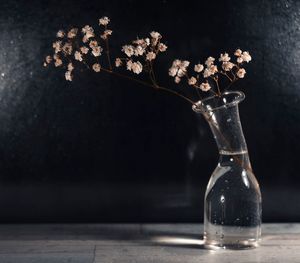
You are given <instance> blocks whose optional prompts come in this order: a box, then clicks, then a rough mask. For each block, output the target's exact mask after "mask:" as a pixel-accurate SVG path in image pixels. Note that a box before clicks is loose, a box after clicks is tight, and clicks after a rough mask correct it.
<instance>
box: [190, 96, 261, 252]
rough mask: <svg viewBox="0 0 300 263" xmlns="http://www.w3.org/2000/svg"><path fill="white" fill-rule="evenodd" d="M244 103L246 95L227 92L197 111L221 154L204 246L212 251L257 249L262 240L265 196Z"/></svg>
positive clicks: (211, 183)
mask: <svg viewBox="0 0 300 263" xmlns="http://www.w3.org/2000/svg"><path fill="white" fill-rule="evenodd" d="M243 99H244V94H243V93H242V92H225V93H224V94H223V95H222V96H221V97H216V96H214V97H210V98H207V99H204V100H202V101H199V102H197V103H196V104H195V105H194V107H193V109H194V110H195V111H196V112H201V113H202V114H203V115H204V117H205V119H206V120H207V121H208V123H209V126H210V128H211V130H212V133H213V135H214V138H215V140H216V143H217V146H218V149H219V154H220V157H219V162H218V164H217V167H216V168H215V170H214V172H213V173H212V175H211V178H210V180H209V183H208V185H207V189H206V193H205V203H204V209H205V210H204V244H205V247H207V248H210V249H218V248H229V249H244V248H254V247H256V246H258V243H259V241H260V237H261V193H260V189H259V185H258V182H257V180H256V178H255V176H254V174H253V171H252V168H251V164H250V160H249V155H248V150H247V145H246V142H245V138H244V135H243V131H242V127H241V123H240V118H239V111H238V104H239V102H240V101H242V100H243Z"/></svg>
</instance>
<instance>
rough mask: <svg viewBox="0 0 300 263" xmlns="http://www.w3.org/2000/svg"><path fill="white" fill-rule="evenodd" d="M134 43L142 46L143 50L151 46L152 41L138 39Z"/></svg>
mask: <svg viewBox="0 0 300 263" xmlns="http://www.w3.org/2000/svg"><path fill="white" fill-rule="evenodd" d="M132 43H133V44H136V45H139V46H142V47H143V48H146V47H147V46H149V45H150V40H149V38H145V39H139V38H138V39H137V40H133V41H132Z"/></svg>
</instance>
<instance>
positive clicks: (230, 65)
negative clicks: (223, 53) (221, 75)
mask: <svg viewBox="0 0 300 263" xmlns="http://www.w3.org/2000/svg"><path fill="white" fill-rule="evenodd" d="M233 67H234V64H233V63H231V62H223V63H222V68H223V69H224V70H225V71H230V70H231V69H232V68H233Z"/></svg>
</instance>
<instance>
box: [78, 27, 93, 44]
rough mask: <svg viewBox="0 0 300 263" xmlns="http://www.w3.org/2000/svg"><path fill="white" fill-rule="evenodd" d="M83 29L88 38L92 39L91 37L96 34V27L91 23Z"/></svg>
mask: <svg viewBox="0 0 300 263" xmlns="http://www.w3.org/2000/svg"><path fill="white" fill-rule="evenodd" d="M81 31H82V33H84V36H85V37H86V39H90V38H91V37H94V36H95V33H94V29H93V28H92V27H91V26H89V25H86V26H84V27H83V28H82V30H81ZM84 43H85V42H84Z"/></svg>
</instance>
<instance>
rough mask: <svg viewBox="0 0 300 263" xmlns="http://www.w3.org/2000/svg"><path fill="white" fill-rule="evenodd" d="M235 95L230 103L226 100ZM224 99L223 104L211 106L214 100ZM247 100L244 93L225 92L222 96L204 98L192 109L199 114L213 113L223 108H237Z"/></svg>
mask: <svg viewBox="0 0 300 263" xmlns="http://www.w3.org/2000/svg"><path fill="white" fill-rule="evenodd" d="M231 95H233V96H234V97H232V98H230V99H231V100H230V101H229V102H228V101H227V100H226V97H229V96H231ZM216 98H218V99H222V101H221V104H216V105H213V107H212V106H211V105H209V102H210V101H213V100H214V99H216ZM244 99H245V94H244V92H242V91H225V92H223V93H222V94H221V96H218V95H213V96H210V97H207V98H204V99H202V100H199V101H197V102H196V103H195V104H194V105H193V106H192V109H193V110H194V111H195V112H197V113H204V112H208V111H210V112H212V111H216V110H220V109H223V108H229V107H233V106H236V105H237V104H239V103H240V102H241V101H243V100H244Z"/></svg>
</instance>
